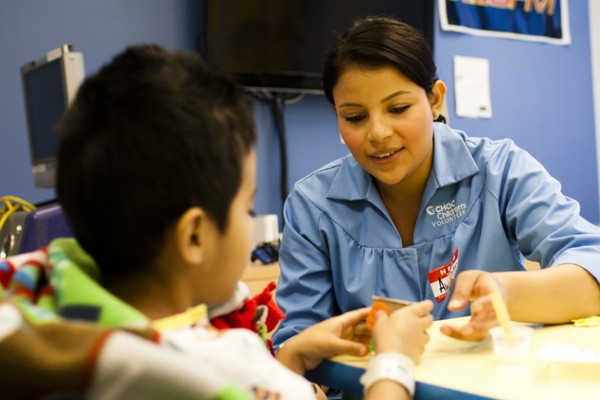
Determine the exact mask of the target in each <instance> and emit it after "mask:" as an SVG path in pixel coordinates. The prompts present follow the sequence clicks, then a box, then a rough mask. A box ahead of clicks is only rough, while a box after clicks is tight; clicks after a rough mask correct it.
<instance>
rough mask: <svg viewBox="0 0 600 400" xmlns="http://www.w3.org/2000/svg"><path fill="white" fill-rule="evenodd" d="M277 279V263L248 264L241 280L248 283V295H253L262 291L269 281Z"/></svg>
mask: <svg viewBox="0 0 600 400" xmlns="http://www.w3.org/2000/svg"><path fill="white" fill-rule="evenodd" d="M278 279H279V263H278V262H274V263H272V264H268V265H262V264H249V265H248V267H246V270H245V271H244V274H243V275H242V281H244V282H245V283H246V285H248V288H249V289H250V295H252V296H255V295H257V294H258V293H260V292H262V291H263V289H264V288H265V287H266V286H267V285H268V283H269V282H275V283H277V280H278Z"/></svg>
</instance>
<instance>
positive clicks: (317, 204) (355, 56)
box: [274, 18, 600, 345]
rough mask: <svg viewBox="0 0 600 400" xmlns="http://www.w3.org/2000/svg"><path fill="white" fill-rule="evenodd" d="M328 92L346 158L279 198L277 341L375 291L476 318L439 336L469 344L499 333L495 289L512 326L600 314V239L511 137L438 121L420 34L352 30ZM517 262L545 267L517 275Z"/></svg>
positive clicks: (393, 25) (335, 58)
mask: <svg viewBox="0 0 600 400" xmlns="http://www.w3.org/2000/svg"><path fill="white" fill-rule="evenodd" d="M323 87H324V91H325V95H326V97H327V99H328V100H329V101H330V102H331V104H332V106H333V109H334V111H335V113H336V115H337V120H338V126H339V130H340V133H341V136H342V138H343V140H344V142H345V143H346V145H347V147H348V149H349V150H350V153H351V155H348V156H346V157H344V158H341V159H339V160H336V161H334V162H332V163H330V164H329V165H326V166H324V167H322V168H321V169H319V170H317V171H316V172H314V173H312V174H310V175H309V176H308V177H306V178H304V179H302V180H300V181H299V182H298V183H297V184H296V185H295V187H294V189H293V191H292V192H291V194H290V195H289V197H288V199H287V201H286V205H285V212H284V217H285V221H286V223H285V229H284V233H283V241H282V246H281V252H280V265H281V278H280V281H279V288H278V292H277V302H278V304H279V306H280V307H282V309H283V310H284V312H285V314H286V315H287V318H286V319H285V320H284V321H282V324H281V325H280V328H279V330H278V332H277V333H276V334H275V336H274V340H275V343H276V345H280V344H281V343H283V342H284V341H286V340H287V339H289V338H290V337H291V336H293V335H295V334H296V333H298V332H300V331H302V330H303V329H304V328H306V327H307V326H310V325H312V324H314V323H316V322H318V321H321V320H323V319H326V318H328V317H330V316H332V315H336V314H339V313H342V312H345V311H347V310H352V309H355V308H359V307H362V306H365V305H369V304H370V303H371V296H372V295H382V296H388V297H394V298H400V299H403V300H411V301H419V300H424V299H431V300H433V302H434V304H435V306H434V310H433V311H432V313H433V315H434V317H435V318H436V319H446V318H453V317H459V316H464V315H469V314H470V315H471V319H470V321H469V322H468V323H467V324H465V325H464V326H462V327H459V328H453V327H451V326H443V327H442V332H444V333H445V334H447V335H450V336H453V337H456V338H462V339H469V340H478V339H482V338H483V337H485V336H486V335H487V330H488V329H489V328H490V327H491V326H494V325H497V321H496V318H495V314H494V312H493V309H492V307H491V302H490V300H489V296H487V295H488V294H489V293H490V292H492V291H495V290H497V291H500V293H501V294H502V296H503V297H504V299H505V301H506V302H507V306H508V309H509V312H510V314H511V318H512V319H514V320H521V321H536V322H543V323H559V322H567V321H570V320H571V319H572V318H578V317H584V316H589V315H595V314H600V289H599V286H598V279H599V277H600V265H599V264H600V230H599V229H598V228H597V227H595V226H594V225H592V224H590V223H589V222H587V221H585V220H584V219H583V218H582V217H581V216H580V215H579V206H578V204H577V202H575V201H574V200H572V199H570V198H568V197H566V196H564V195H563V194H562V193H561V192H560V184H559V183H558V182H557V181H556V180H555V179H553V178H552V177H551V176H550V175H549V174H548V173H547V172H546V170H545V169H544V168H543V167H542V166H541V165H540V164H539V163H538V162H537V161H536V160H535V159H533V158H532V157H531V155H529V154H528V153H527V152H526V151H524V150H522V149H520V148H518V147H517V146H516V145H515V144H514V143H513V142H512V141H510V140H500V141H492V140H489V139H485V138H474V137H469V136H467V134H465V133H464V132H461V131H457V130H454V129H451V128H450V127H448V126H447V125H445V124H444V123H443V122H444V117H443V116H441V114H440V110H441V108H442V104H443V101H444V96H445V94H446V87H445V85H444V83H443V82H442V81H440V80H439V79H438V77H437V74H436V66H435V63H434V61H433V57H432V53H431V50H430V48H429V46H428V44H427V42H426V41H425V40H424V39H423V37H422V36H421V35H420V34H419V33H418V32H417V31H415V30H414V29H413V28H411V27H410V26H409V25H406V24H404V23H402V22H399V21H396V20H393V19H387V18H366V19H363V20H360V21H358V22H357V23H355V24H354V26H352V27H351V28H350V29H349V30H348V31H347V32H346V33H345V34H344V35H343V36H342V37H341V38H340V40H339V42H338V43H337V44H336V45H335V46H334V47H333V48H332V49H331V51H330V52H329V54H328V56H327V58H326V61H325V65H324V68H323ZM524 258H527V259H529V260H533V261H537V262H539V263H540V264H541V266H542V267H543V268H542V270H541V271H536V272H523V271H524V268H523V261H524ZM546 267H552V268H546ZM469 300H472V303H471V306H470V308H467V307H466V306H467V305H468V303H469Z"/></svg>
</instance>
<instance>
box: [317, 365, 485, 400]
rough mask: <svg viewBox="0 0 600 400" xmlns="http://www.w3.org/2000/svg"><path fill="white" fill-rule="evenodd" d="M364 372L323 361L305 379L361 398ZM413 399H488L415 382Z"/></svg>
mask: <svg viewBox="0 0 600 400" xmlns="http://www.w3.org/2000/svg"><path fill="white" fill-rule="evenodd" d="M364 372H365V370H364V369H363V368H360V367H353V366H351V365H346V364H341V363H337V362H335V361H331V360H324V361H323V362H322V363H321V364H319V366H318V367H317V368H315V369H313V370H310V371H307V372H306V374H305V377H306V378H307V379H308V380H309V381H311V382H315V383H318V384H320V385H325V386H328V387H331V388H334V389H338V390H341V391H342V392H344V393H349V394H354V395H359V396H361V395H362V394H363V387H362V385H361V384H360V381H359V380H360V377H361V375H362V374H363V373H364ZM414 399H415V400H421V399H423V400H424V399H444V400H454V399H457V400H458V399H460V400H476V399H481V400H484V399H490V398H489V397H485V396H480V395H476V394H472V393H466V392H462V391H459V390H455V389H449V388H445V387H441V386H435V385H432V384H429V383H423V382H419V381H417V382H416V386H415V396H414Z"/></svg>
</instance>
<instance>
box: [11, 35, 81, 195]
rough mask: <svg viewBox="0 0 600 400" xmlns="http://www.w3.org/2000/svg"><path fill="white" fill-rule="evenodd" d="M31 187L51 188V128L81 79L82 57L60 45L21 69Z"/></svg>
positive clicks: (53, 147)
mask: <svg viewBox="0 0 600 400" xmlns="http://www.w3.org/2000/svg"><path fill="white" fill-rule="evenodd" d="M21 78H22V83H23V97H24V100H25V114H26V119H27V128H28V139H29V150H30V151H29V153H30V156H31V166H32V171H33V178H34V184H35V186H37V187H54V179H55V171H56V158H57V154H56V153H57V148H58V135H57V133H56V130H55V125H56V123H57V122H58V120H59V119H60V117H61V115H62V114H63V113H64V112H65V110H66V109H67V108H68V107H69V105H70V104H71V102H72V101H73V99H74V98H75V95H76V93H77V90H78V89H79V85H80V84H81V82H82V81H83V78H84V66H83V55H82V54H81V53H78V52H75V51H73V48H72V46H71V45H67V44H65V45H62V46H60V47H57V48H56V49H54V50H51V51H49V52H48V53H47V54H46V55H45V56H44V57H42V58H40V59H39V60H36V61H30V62H28V63H27V64H25V65H23V66H21Z"/></svg>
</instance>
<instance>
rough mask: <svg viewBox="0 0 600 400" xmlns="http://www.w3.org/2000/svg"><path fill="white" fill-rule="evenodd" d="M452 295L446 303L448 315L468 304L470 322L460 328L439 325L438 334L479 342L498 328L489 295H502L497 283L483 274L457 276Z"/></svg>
mask: <svg viewBox="0 0 600 400" xmlns="http://www.w3.org/2000/svg"><path fill="white" fill-rule="evenodd" d="M455 285H456V286H455V288H454V294H453V295H452V298H451V299H450V302H449V303H448V309H449V310H450V311H458V310H462V309H463V308H465V307H466V306H467V304H469V301H471V319H470V320H469V322H468V323H466V324H465V325H463V326H460V327H456V326H452V325H443V326H442V327H441V328H440V331H441V332H442V333H443V334H445V335H448V336H451V337H453V338H455V339H462V340H473V341H476V340H482V339H484V338H485V337H486V336H487V335H488V330H489V329H490V328H491V327H493V326H497V325H498V319H497V318H496V313H495V312H494V308H493V306H492V302H491V299H490V296H489V295H490V294H491V293H492V292H494V291H498V292H500V293H503V290H502V285H501V283H500V281H498V280H497V279H495V278H494V275H493V274H491V273H489V272H484V271H475V270H473V271H465V272H462V273H460V274H459V275H458V277H457V278H456V284H455Z"/></svg>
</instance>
